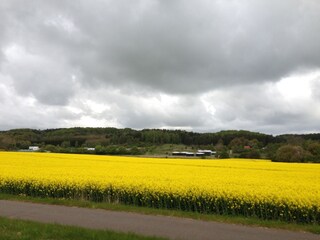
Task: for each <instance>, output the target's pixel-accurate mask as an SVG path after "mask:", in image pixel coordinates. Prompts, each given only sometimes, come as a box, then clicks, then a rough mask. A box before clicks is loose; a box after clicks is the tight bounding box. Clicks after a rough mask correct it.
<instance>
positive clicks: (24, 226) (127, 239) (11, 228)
mask: <svg viewBox="0 0 320 240" xmlns="http://www.w3.org/2000/svg"><path fill="white" fill-rule="evenodd" d="M61 239H64V240H91V239H92V240H100V239H101V240H106V239H107V240H160V239H163V240H164V238H156V237H143V236H139V235H136V234H133V233H117V232H113V231H105V230H91V229H85V228H80V227H71V226H63V225H58V224H44V223H37V222H32V221H25V220H15V219H8V218H4V217H0V240H61Z"/></svg>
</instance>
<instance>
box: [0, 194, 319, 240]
mask: <svg viewBox="0 0 320 240" xmlns="http://www.w3.org/2000/svg"><path fill="white" fill-rule="evenodd" d="M0 216H5V217H9V218H16V219H28V220H34V221H39V222H45V223H59V224H65V225H74V226H81V227H86V228H92V229H109V230H115V231H120V232H134V233H137V234H142V235H148V236H162V237H167V238H170V239H186V240H188V239H190V240H191V239H192V240H197V239H199V240H209V239H210V240H234V239H237V240H242V239H243V240H271V239H272V240H320V235H315V234H311V233H302V232H290V231H285V230H275V229H266V228H260V227H249V226H242V225H235V224H223V223H216V222H206V221H199V220H193V219H184V218H177V217H167V216H151V215H143V214H137V213H127V212H115V211H107V210H101V209H86V208H78V207H66V206H56V205H46V204H37V203H26V202H18V201H7V200H0Z"/></svg>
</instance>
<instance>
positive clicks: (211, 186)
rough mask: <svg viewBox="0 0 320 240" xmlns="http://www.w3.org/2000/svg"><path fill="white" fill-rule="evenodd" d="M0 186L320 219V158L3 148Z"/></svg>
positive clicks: (15, 190)
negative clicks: (197, 156)
mask: <svg viewBox="0 0 320 240" xmlns="http://www.w3.org/2000/svg"><path fill="white" fill-rule="evenodd" d="M0 192H4V193H13V194H26V195H31V196H41V197H58V198H75V199H87V200H92V201H108V202H122V203H126V204H135V205H139V206H149V207H157V208H158V207H159V208H170V209H181V210H188V211H198V212H205V213H218V214H234V215H244V216H256V217H260V218H263V219H280V220H285V221H295V222H313V223H319V222H320V164H301V163H300V164H298V163H273V162H270V161H267V160H244V159H238V160H236V159H228V160H198V159H193V160H188V159H158V158H157V159H152V158H137V157H114V156H97V155H72V154H53V153H9V152H0Z"/></svg>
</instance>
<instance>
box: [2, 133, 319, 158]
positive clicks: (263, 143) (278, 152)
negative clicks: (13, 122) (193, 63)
mask: <svg viewBox="0 0 320 240" xmlns="http://www.w3.org/2000/svg"><path fill="white" fill-rule="evenodd" d="M30 146H39V147H40V150H41V151H50V152H64V153H93V154H112V155H116V154H118V155H120V154H121V155H144V154H148V155H150V154H151V155H152V154H160V155H163V154H165V155H170V153H171V151H175V150H189V151H196V150H197V149H209V150H213V151H215V152H216V155H215V157H219V158H228V157H240V158H268V159H271V160H273V161H286V162H320V134H318V133H315V134H300V135H297V134H286V135H279V136H273V135H268V134H263V133H257V132H250V131H245V130H239V131H238V130H228V131H220V132H216V133H196V132H188V131H183V130H160V129H143V130H134V129H130V128H124V129H117V128H61V129H46V130H35V129H13V130H9V131H1V132H0V150H2V151H19V150H20V151H21V150H24V149H28V148H29V147H30Z"/></svg>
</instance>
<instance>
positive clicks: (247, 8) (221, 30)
mask: <svg viewBox="0 0 320 240" xmlns="http://www.w3.org/2000/svg"><path fill="white" fill-rule="evenodd" d="M6 3H7V4H4V6H5V7H3V6H2V8H5V10H6V12H7V13H6V15H7V19H9V20H7V21H9V22H10V23H12V24H13V25H14V28H13V30H8V32H9V33H10V36H11V40H12V41H15V40H17V41H18V42H20V43H21V44H25V45H26V47H27V48H29V49H30V51H35V52H36V54H39V55H42V56H44V55H45V56H47V57H48V58H51V53H56V54H57V53H60V54H63V55H62V58H63V61H64V64H65V65H66V66H67V67H68V68H69V69H67V71H68V70H69V71H73V69H78V70H79V72H80V73H81V76H82V83H83V84H84V85H85V86H86V87H96V86H100V84H105V85H110V84H111V85H114V86H117V87H119V88H122V87H124V86H126V85H135V84H138V85H140V87H141V86H143V87H149V88H151V89H155V90H159V91H165V92H170V93H192V92H203V91H206V90H209V89H215V88H217V87H222V86H228V85H234V84H242V83H244V82H247V83H249V82H257V81H275V80H278V79H279V78H280V77H282V76H284V75H287V74H290V73H291V72H293V71H296V70H299V69H301V68H316V67H318V66H319V65H320V55H319V54H318V53H319V52H320V44H319V40H320V15H319V14H318V13H319V12H320V4H319V3H318V2H317V1H311V0H310V1H302V0H293V1H292V0H290V1H289V0H286V1H250V0H247V1H241V2H239V1H226V2H223V3H222V2H221V1H191V2H186V1H124V0H123V1H90V2H88V1H63V2H62V1H35V0H34V1H28V3H27V2H24V1H7V2H6ZM2 5H3V4H2ZM8 27H9V26H8ZM11 27H12V25H11ZM13 36H15V37H17V39H15V38H13ZM48 55H49V56H48ZM57 61H59V59H57ZM67 81H69V80H67Z"/></svg>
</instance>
